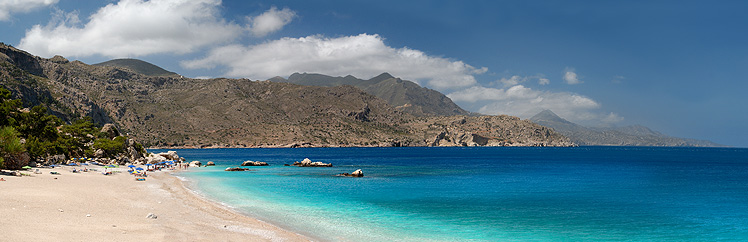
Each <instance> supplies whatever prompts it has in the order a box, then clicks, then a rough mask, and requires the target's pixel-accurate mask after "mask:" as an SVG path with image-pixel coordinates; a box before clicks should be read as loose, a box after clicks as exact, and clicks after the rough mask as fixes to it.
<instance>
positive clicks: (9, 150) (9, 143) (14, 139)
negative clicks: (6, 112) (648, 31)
mask: <svg viewBox="0 0 748 242" xmlns="http://www.w3.org/2000/svg"><path fill="white" fill-rule="evenodd" d="M0 157H2V159H3V162H2V165H3V168H5V169H11V170H19V169H21V167H23V166H25V165H27V164H28V162H29V155H28V153H26V149H25V148H24V147H23V144H21V138H19V137H18V131H16V130H15V129H14V128H13V127H9V126H5V127H2V128H1V129H0Z"/></svg>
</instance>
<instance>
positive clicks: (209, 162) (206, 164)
mask: <svg viewBox="0 0 748 242" xmlns="http://www.w3.org/2000/svg"><path fill="white" fill-rule="evenodd" d="M215 165H216V163H213V162H212V161H208V163H205V166H215Z"/></svg>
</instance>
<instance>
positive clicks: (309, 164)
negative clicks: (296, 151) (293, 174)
mask: <svg viewBox="0 0 748 242" xmlns="http://www.w3.org/2000/svg"><path fill="white" fill-rule="evenodd" d="M292 166H298V167H332V163H322V162H320V161H315V162H312V160H310V159H309V158H304V160H302V161H301V162H299V161H297V162H294V163H293V164H292Z"/></svg>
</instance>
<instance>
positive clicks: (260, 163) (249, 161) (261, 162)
mask: <svg viewBox="0 0 748 242" xmlns="http://www.w3.org/2000/svg"><path fill="white" fill-rule="evenodd" d="M242 166H268V163H267V162H263V161H251V160H248V161H245V162H244V163H242Z"/></svg>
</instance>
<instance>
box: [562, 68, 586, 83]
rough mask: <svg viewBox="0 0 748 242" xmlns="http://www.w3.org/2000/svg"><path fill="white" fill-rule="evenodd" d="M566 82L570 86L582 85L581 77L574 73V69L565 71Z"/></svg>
mask: <svg viewBox="0 0 748 242" xmlns="http://www.w3.org/2000/svg"><path fill="white" fill-rule="evenodd" d="M564 80H565V81H566V83H567V84H569V85H575V84H580V83H582V81H580V80H579V77H578V76H577V73H576V72H574V68H568V67H567V68H566V70H564Z"/></svg>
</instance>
